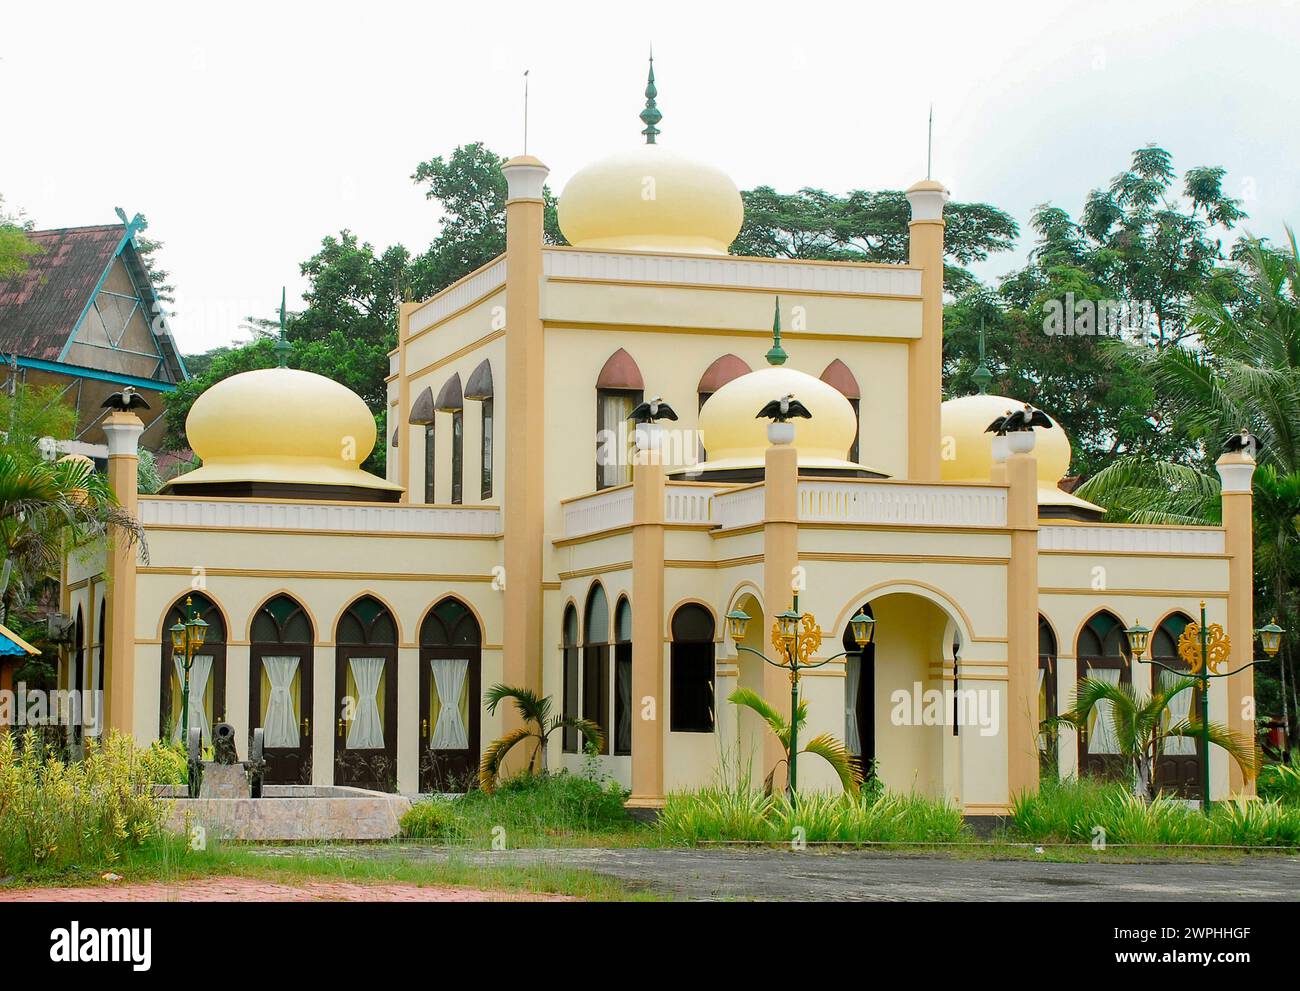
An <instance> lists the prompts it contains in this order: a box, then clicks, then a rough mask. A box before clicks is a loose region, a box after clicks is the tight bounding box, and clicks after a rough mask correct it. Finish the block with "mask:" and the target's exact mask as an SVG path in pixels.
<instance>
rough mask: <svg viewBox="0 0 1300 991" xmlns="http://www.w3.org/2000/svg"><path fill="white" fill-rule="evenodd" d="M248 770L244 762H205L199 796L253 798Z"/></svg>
mask: <svg viewBox="0 0 1300 991" xmlns="http://www.w3.org/2000/svg"><path fill="white" fill-rule="evenodd" d="M252 797H253V791H252V788H250V787H249V784H248V772H247V771H245V770H244V765H243V764H214V763H213V762H212V761H210V760H209V761H204V762H203V777H202V779H201V780H200V783H199V798H252Z"/></svg>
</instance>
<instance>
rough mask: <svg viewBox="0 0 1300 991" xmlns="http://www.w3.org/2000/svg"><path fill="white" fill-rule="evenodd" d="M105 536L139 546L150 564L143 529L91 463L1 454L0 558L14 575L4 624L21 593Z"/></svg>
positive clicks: (1, 606)
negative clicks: (24, 459)
mask: <svg viewBox="0 0 1300 991" xmlns="http://www.w3.org/2000/svg"><path fill="white" fill-rule="evenodd" d="M106 536H112V537H115V538H118V539H123V540H125V541H127V543H128V544H129V545H131V546H134V545H136V544H139V545H140V546H141V548H142V549H143V553H144V556H145V558H146V560H147V559H148V550H147V548H146V547H145V544H144V529H143V527H141V525H140V523H139V522H138V521H137V520H136V519H135V518H134V517H132V516H131V515H130V514H129V513H126V512H124V511H123V510H122V509H121V507H120V506H118V504H117V499H116V497H115V496H114V495H113V491H112V489H111V488H110V486H109V484H108V482H107V480H106V479H105V478H104V477H103V476H102V475H100V474H98V473H96V471H95V469H94V465H92V464H91V463H90V462H89V461H81V460H69V461H56V462H53V463H50V462H46V461H35V462H31V463H28V464H25V463H23V462H21V461H20V460H18V459H17V458H15V457H14V456H13V455H11V454H8V453H0V553H3V554H4V559H5V562H6V563H7V564H8V565H9V567H10V571H11V576H10V579H9V582H8V584H7V585H6V586H5V588H4V590H3V594H2V595H0V619H3V618H7V617H8V614H9V611H10V609H11V608H12V606H13V604H14V601H15V600H16V599H17V597H18V595H19V594H20V593H24V592H25V591H26V590H27V589H29V588H31V587H32V585H34V584H35V583H36V582H38V581H39V580H40V579H41V578H43V577H44V576H46V575H49V574H52V573H56V572H57V570H58V567H59V561H60V559H61V557H62V555H63V554H65V553H67V551H69V550H71V549H73V548H75V547H77V546H80V545H82V544H84V543H86V542H87V541H90V540H94V539H97V538H100V537H106ZM15 578H16V579H17V580H16V581H15Z"/></svg>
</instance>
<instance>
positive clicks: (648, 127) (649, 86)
mask: <svg viewBox="0 0 1300 991" xmlns="http://www.w3.org/2000/svg"><path fill="white" fill-rule="evenodd" d="M658 95H659V90H657V89H656V88H655V50H654V46H651V48H650V77H649V79H647V80H646V84H645V109H644V110H642V111H641V123H643V124H645V130H643V131H642V132H641V133H642V134H644V135H645V143H646V144H648V145H652V144H654V143H655V135H656V134H658V133H659V128H657V127H655V125H656V124H658V123H659V122H660V121H661V120H663V119H664V115H663V114H661V113H660V112H659V108H658V107H657V106H656V105H655V97H656V96H658Z"/></svg>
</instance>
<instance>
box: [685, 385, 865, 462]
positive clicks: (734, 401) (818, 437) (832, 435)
mask: <svg viewBox="0 0 1300 991" xmlns="http://www.w3.org/2000/svg"><path fill="white" fill-rule="evenodd" d="M785 395H793V396H794V397H795V398H796V399H798V400H799V402H801V403H803V404H804V406H806V407H808V412H810V413H811V414H812V419H811V420H803V419H796V420H792V421H791V422H792V423H793V424H794V430H795V434H794V447H795V448H796V449H798V452H799V467H800V468H801V469H803V468H810V469H814V470H817V469H820V470H831V471H836V472H854V473H857V474H863V473H866V472H870V473H871V474H874V475H880V474H882V473H881V472H877V471H874V470H872V469H870V468H864V467H863V466H862V465H859V464H854V463H853V462H852V461H848V460H846V459H847V458H848V453H849V448H850V447H852V446H853V438H854V436H855V435H856V433H857V417H856V416H855V415H854V413H853V406H852V404H851V403H850V402H849V401H848V400H847V399H845V398H844V396H843V395H841V393H840V392H839V390H838V389H836V388H835V387H834V386H832V385H827V384H826V383H825V382H823V381H822V380H821V379H819V378H816V377H814V376H812V375H809V374H807V373H806V372H801V371H797V370H796V369H793V368H786V367H783V366H781V367H778V366H773V365H769V366H767V367H765V368H760V369H758V370H757V371H753V372H750V373H749V374H748V375H742V376H740V377H739V378H735V379H732V380H731V381H730V382H728V383H727V384H726V385H724V386H723V387H722V388H720V389H719V390H718V391H717V392H715V393H714V394H713V395H712V396H710V397H709V399H708V400H707V401H706V402H705V404H704V408H703V409H701V410H700V433H701V435H702V436H701V438H700V439H701V441H702V443H703V444H704V447H705V449H706V451H707V452H708V460H707V461H705V462H704V463H703V464H700V465H697V466H695V468H694V469H692V471H691V472H689V473H688V474H691V475H695V474H699V473H708V472H735V471H749V470H754V469H760V468H762V467H763V463H764V458H765V456H766V454H767V448H768V447H769V443H768V439H767V424H768V421H767V420H759V419H756V417H755V414H757V413H758V411H759V410H760V409H762V407H763V406H764V405H765V404H766V403H768V402H770V401H771V400H773V399H780V398H781V397H782V396H785Z"/></svg>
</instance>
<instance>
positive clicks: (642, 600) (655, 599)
mask: <svg viewBox="0 0 1300 991" xmlns="http://www.w3.org/2000/svg"><path fill="white" fill-rule="evenodd" d="M664 629H665V617H664V469H663V466H662V465H661V464H659V463H658V459H657V458H653V457H652V458H647V459H645V463H638V464H637V465H636V470H635V472H634V473H633V476H632V795H631V797H630V798H629V799H628V802H627V804H628V806H629V807H631V808H659V807H661V806H662V805H663V802H664V719H665V713H666V707H665V705H664V650H665V643H664Z"/></svg>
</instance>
